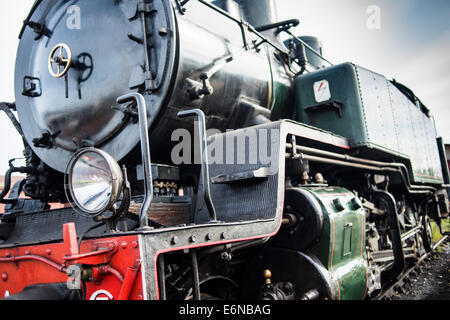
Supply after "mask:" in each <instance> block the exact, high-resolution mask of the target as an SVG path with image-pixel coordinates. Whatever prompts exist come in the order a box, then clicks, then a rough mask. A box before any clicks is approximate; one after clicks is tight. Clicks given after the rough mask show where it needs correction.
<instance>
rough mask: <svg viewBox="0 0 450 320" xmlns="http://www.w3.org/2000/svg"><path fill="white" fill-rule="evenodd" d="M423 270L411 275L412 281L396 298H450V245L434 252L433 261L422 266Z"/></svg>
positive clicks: (394, 297)
mask: <svg viewBox="0 0 450 320" xmlns="http://www.w3.org/2000/svg"><path fill="white" fill-rule="evenodd" d="M420 270H421V272H420V273H418V274H415V275H413V276H410V280H411V282H410V283H407V284H406V285H405V286H404V287H403V289H404V291H405V292H404V293H396V294H395V296H393V297H392V299H394V300H450V245H447V246H446V247H445V248H442V249H441V252H440V253H434V254H432V256H431V261H425V262H424V263H422V264H421V266H420Z"/></svg>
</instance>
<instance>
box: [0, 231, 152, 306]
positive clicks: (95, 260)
mask: <svg viewBox="0 0 450 320" xmlns="http://www.w3.org/2000/svg"><path fill="white" fill-rule="evenodd" d="M67 231H70V230H67ZM67 231H66V232H67ZM68 234H70V232H69V233H68ZM72 234H74V233H72ZM75 235H76V233H75ZM70 237H72V240H73V235H72V236H70ZM70 237H66V239H69V238H70ZM134 241H136V243H138V237H137V235H132V236H123V237H115V238H105V239H93V240H85V241H83V242H82V243H81V247H80V250H79V251H81V252H86V253H84V254H79V253H78V254H75V255H72V256H67V253H68V248H72V249H73V248H74V246H72V245H70V246H69V245H68V243H67V242H61V243H52V244H45V245H34V246H23V247H15V248H10V249H1V250H0V275H2V280H3V281H0V298H1V297H3V296H4V294H5V292H6V291H8V293H9V294H11V295H12V294H15V293H18V292H21V291H22V290H23V289H24V288H25V287H26V286H29V285H33V284H41V283H58V282H59V283H64V282H68V281H70V280H71V279H70V278H69V277H68V276H67V274H66V271H67V268H68V267H69V266H70V265H72V264H91V268H92V269H96V270H95V273H96V275H97V276H96V277H93V279H92V280H93V281H89V282H86V298H87V299H90V298H91V297H97V298H102V297H103V296H101V295H99V294H97V295H96V294H95V293H96V292H107V293H108V295H110V296H111V297H112V298H113V299H119V298H121V297H124V296H125V295H127V299H139V296H140V297H142V296H143V292H142V276H141V272H140V265H136V261H140V253H139V245H137V246H136V247H134V246H126V247H125V248H124V247H121V246H117V243H122V242H127V243H132V242H134ZM72 244H73V242H72ZM94 249H96V250H98V251H93V250H94ZM49 250H50V252H51V255H48V252H49ZM72 252H75V251H74V250H72ZM130 268H131V269H132V270H131V271H129V269H130ZM130 272H131V273H130ZM93 273H94V270H93ZM129 273H130V274H129ZM4 274H6V275H7V276H3V275H4ZM123 274H125V277H124V276H123ZM108 295H107V296H108Z"/></svg>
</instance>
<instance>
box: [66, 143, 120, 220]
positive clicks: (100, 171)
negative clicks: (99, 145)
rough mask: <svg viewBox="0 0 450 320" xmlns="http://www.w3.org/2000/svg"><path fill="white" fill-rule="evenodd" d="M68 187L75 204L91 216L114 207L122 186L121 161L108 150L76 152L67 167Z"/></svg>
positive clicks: (93, 149)
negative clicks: (107, 151) (114, 157)
mask: <svg viewBox="0 0 450 320" xmlns="http://www.w3.org/2000/svg"><path fill="white" fill-rule="evenodd" d="M66 177H67V179H68V181H66V188H68V189H69V191H70V196H71V198H72V206H73V205H74V204H75V206H76V207H77V208H78V209H80V210H81V211H82V212H83V213H86V214H88V215H89V216H97V215H100V214H102V213H103V212H105V211H106V210H109V209H112V208H113V206H114V204H115V203H116V202H117V200H118V198H119V195H120V193H121V192H122V187H123V174H122V171H121V170H120V167H119V165H118V163H117V162H116V161H115V160H114V159H113V158H112V157H111V156H110V155H109V154H108V153H106V152H104V151H102V150H99V149H95V148H86V149H82V150H81V151H79V152H77V153H76V154H75V155H74V156H73V158H72V159H71V160H70V162H69V165H68V167H67V170H66Z"/></svg>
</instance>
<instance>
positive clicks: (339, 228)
mask: <svg viewBox="0 0 450 320" xmlns="http://www.w3.org/2000/svg"><path fill="white" fill-rule="evenodd" d="M305 189H306V190H308V191H309V192H311V193H312V194H313V195H314V196H315V197H316V199H317V200H318V201H319V203H320V204H321V206H322V210H323V212H324V227H323V230H322V234H321V236H320V239H319V242H318V243H317V244H316V245H315V246H314V247H313V248H312V249H311V251H312V252H313V253H314V254H315V255H316V256H317V257H318V258H319V259H320V261H321V262H322V263H323V265H324V266H325V267H326V268H327V269H328V270H329V272H330V273H331V275H332V277H333V279H334V281H335V282H336V297H338V299H342V300H344V299H345V300H359V299H363V298H364V297H365V295H366V285H367V260H366V250H365V242H366V239H365V212H364V209H362V204H361V202H360V200H359V199H358V198H357V197H355V195H354V194H353V193H352V192H350V191H348V190H346V189H344V188H340V187H323V188H305Z"/></svg>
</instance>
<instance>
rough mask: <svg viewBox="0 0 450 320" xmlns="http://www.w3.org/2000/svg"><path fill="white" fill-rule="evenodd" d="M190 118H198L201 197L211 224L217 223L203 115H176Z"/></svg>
mask: <svg viewBox="0 0 450 320" xmlns="http://www.w3.org/2000/svg"><path fill="white" fill-rule="evenodd" d="M191 116H197V118H198V131H199V142H200V144H199V146H200V157H201V168H202V172H201V175H202V179H201V180H202V183H203V196H204V198H205V203H206V206H207V207H208V211H209V214H210V217H211V222H217V214H216V209H215V208H214V204H213V202H212V198H211V186H210V183H209V181H210V180H209V166H208V149H207V144H206V120H205V114H204V113H203V111H202V110H200V109H194V110H187V111H181V112H179V113H178V117H179V118H186V117H191Z"/></svg>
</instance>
